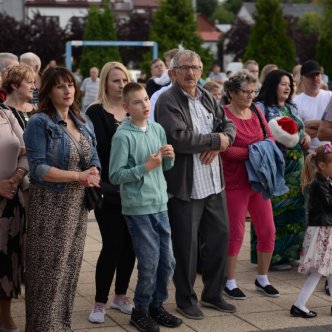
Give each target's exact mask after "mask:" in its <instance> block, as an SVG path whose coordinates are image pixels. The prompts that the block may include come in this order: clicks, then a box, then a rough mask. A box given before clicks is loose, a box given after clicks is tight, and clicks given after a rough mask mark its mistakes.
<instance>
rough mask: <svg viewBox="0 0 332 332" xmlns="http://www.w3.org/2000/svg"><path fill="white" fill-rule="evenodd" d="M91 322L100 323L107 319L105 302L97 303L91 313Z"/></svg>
mask: <svg viewBox="0 0 332 332" xmlns="http://www.w3.org/2000/svg"><path fill="white" fill-rule="evenodd" d="M89 321H90V322H91V323H95V324H100V323H104V321H105V305H104V304H103V303H96V304H95V307H94V308H93V309H92V310H91V313H90V315H89Z"/></svg>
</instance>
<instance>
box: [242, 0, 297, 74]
mask: <svg viewBox="0 0 332 332" xmlns="http://www.w3.org/2000/svg"><path fill="white" fill-rule="evenodd" d="M254 18H255V22H256V24H255V25H254V27H253V29H252V31H251V33H250V37H249V43H248V46H247V48H246V51H245V54H244V60H248V59H255V60H256V61H257V62H258V63H259V64H260V66H261V67H263V66H265V65H266V64H268V63H276V64H277V65H278V66H279V67H280V68H284V69H286V70H291V68H292V67H293V65H294V63H295V46H294V43H293V41H292V40H291V39H290V38H289V37H288V36H287V23H286V21H285V19H284V17H283V11H282V9H281V6H280V1H279V0H257V2H256V14H255V15H254Z"/></svg>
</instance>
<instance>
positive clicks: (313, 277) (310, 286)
mask: <svg viewBox="0 0 332 332" xmlns="http://www.w3.org/2000/svg"><path fill="white" fill-rule="evenodd" d="M321 276H322V275H321V274H319V273H318V272H317V271H314V272H311V273H310V275H309V276H308V278H307V280H306V281H305V283H304V285H303V287H302V290H301V292H300V294H299V296H298V298H297V300H296V302H295V303H294V305H295V306H296V307H298V308H299V309H301V310H303V311H305V312H309V311H310V310H309V309H308V308H307V307H306V306H305V305H306V303H307V302H308V300H309V298H310V296H311V295H312V293H313V292H314V290H315V288H316V286H317V284H318V282H319V280H320V278H321Z"/></svg>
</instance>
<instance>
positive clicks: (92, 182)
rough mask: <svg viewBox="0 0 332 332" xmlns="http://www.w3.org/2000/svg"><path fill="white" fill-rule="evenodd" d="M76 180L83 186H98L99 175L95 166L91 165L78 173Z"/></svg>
mask: <svg viewBox="0 0 332 332" xmlns="http://www.w3.org/2000/svg"><path fill="white" fill-rule="evenodd" d="M78 182H79V183H80V184H81V185H83V186H84V187H100V185H99V182H100V175H99V171H98V169H97V167H95V166H93V167H91V168H89V169H87V170H85V171H83V172H79V173H78Z"/></svg>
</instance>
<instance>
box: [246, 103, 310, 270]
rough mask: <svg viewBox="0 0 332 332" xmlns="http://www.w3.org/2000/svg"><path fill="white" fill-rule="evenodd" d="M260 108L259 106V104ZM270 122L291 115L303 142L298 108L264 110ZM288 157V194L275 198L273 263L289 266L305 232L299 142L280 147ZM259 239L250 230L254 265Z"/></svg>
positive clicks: (286, 169) (291, 106)
mask: <svg viewBox="0 0 332 332" xmlns="http://www.w3.org/2000/svg"><path fill="white" fill-rule="evenodd" d="M257 106H258V107H260V108H262V107H261V104H260V103H259V104H258V105H257ZM265 116H266V118H267V121H270V120H271V119H273V118H276V117H281V116H288V117H291V118H292V119H293V120H295V121H296V122H297V124H298V133H299V136H300V140H301V139H302V137H303V135H304V132H303V131H304V125H303V122H302V121H301V120H300V118H299V117H297V109H296V108H295V107H294V106H293V105H291V104H286V105H285V106H284V107H279V106H271V107H266V108H265ZM276 143H277V145H278V146H279V148H280V149H281V151H282V152H283V155H284V158H285V164H286V165H285V182H286V185H287V187H288V188H289V191H288V192H287V193H285V194H283V195H281V196H277V197H274V198H273V199H272V208H273V217H274V223H275V227H276V239H275V248H274V252H273V256H272V261H271V264H272V265H273V264H286V263H289V262H290V261H293V260H298V259H299V257H300V252H301V247H302V243H303V237H304V229H305V209H304V196H303V193H302V189H301V173H302V169H303V165H304V151H303V150H302V147H301V145H300V144H299V143H298V144H296V145H295V146H294V147H293V148H286V147H285V146H283V145H281V144H278V142H276ZM256 243H257V240H256V236H255V233H254V231H253V229H252V230H251V250H250V251H251V262H252V263H257V252H256Z"/></svg>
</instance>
